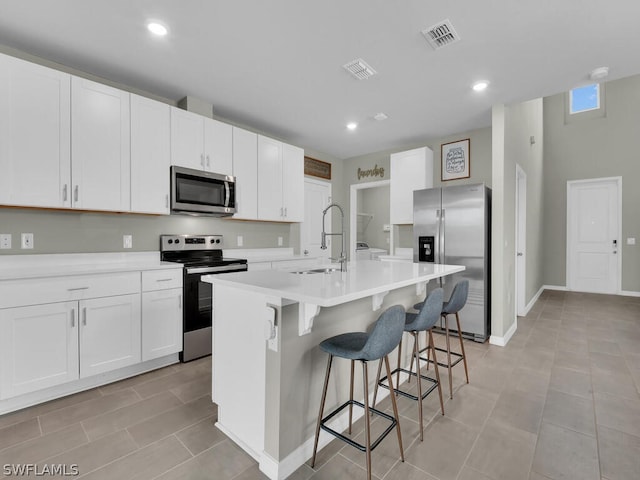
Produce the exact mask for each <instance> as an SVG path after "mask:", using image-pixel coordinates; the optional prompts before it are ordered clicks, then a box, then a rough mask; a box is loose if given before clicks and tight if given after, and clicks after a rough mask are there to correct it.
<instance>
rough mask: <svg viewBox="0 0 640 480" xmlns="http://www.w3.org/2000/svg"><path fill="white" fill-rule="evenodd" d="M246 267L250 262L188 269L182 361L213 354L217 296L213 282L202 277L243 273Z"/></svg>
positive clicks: (186, 269) (185, 290) (185, 285)
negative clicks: (212, 326)
mask: <svg viewBox="0 0 640 480" xmlns="http://www.w3.org/2000/svg"><path fill="white" fill-rule="evenodd" d="M245 270H247V265H246V264H232V265H220V266H212V267H187V268H185V271H184V306H183V321H182V328H183V331H184V338H183V347H182V353H181V354H180V360H181V361H182V362H188V361H190V360H195V359H196V358H200V357H204V356H206V355H211V333H212V332H211V312H212V310H213V309H212V306H213V298H212V297H213V295H212V290H211V284H210V283H207V282H203V281H202V276H203V275H216V274H221V273H230V272H242V271H245Z"/></svg>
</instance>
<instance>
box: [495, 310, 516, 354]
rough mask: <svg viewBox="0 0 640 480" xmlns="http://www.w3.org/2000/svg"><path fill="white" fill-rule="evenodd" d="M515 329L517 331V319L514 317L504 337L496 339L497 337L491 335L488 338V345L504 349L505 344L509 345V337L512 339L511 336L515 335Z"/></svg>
mask: <svg viewBox="0 0 640 480" xmlns="http://www.w3.org/2000/svg"><path fill="white" fill-rule="evenodd" d="M517 329H518V318H517V317H516V319H515V320H514V322H513V325H511V327H510V328H509V330H507V333H505V335H504V337H498V336H497V335H491V336H490V337H489V343H490V344H491V345H497V346H499V347H504V346H505V345H506V344H507V343H509V340H511V337H513V334H514V333H516V330H517Z"/></svg>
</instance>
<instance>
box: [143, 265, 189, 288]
mask: <svg viewBox="0 0 640 480" xmlns="http://www.w3.org/2000/svg"><path fill="white" fill-rule="evenodd" d="M169 288H182V269H181V268H170V269H167V270H147V271H145V272H142V291H143V292H150V291H153V290H167V289H169Z"/></svg>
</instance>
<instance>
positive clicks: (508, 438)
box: [0, 291, 640, 480]
mask: <svg viewBox="0 0 640 480" xmlns="http://www.w3.org/2000/svg"><path fill="white" fill-rule="evenodd" d="M463 313H464V311H463ZM438 337H439V340H438V341H440V342H441V341H442V338H441V337H440V336H438ZM466 349H467V356H468V359H469V365H470V380H471V383H470V384H468V385H467V384H466V383H464V372H463V368H462V365H461V364H460V365H459V366H458V367H456V368H455V369H454V375H453V380H454V389H455V391H454V398H453V400H448V398H447V395H446V393H447V391H448V383H447V382H448V379H447V377H446V375H444V374H443V378H442V381H443V391H444V393H445V400H446V401H445V414H446V415H445V416H442V415H440V412H439V404H438V400H437V395H436V394H435V393H434V394H432V395H430V396H429V397H428V398H427V399H425V401H424V406H425V419H426V421H425V425H426V426H425V432H424V433H425V436H424V442H420V441H419V440H417V438H418V433H419V431H418V430H419V427H418V423H417V410H416V405H415V402H411V401H410V400H406V399H404V398H402V397H401V398H400V400H399V402H400V409H401V416H402V418H401V426H402V433H403V438H404V444H405V458H406V461H405V462H404V463H401V462H400V461H399V455H398V447H397V442H396V439H395V435H389V436H388V437H387V439H385V441H384V442H383V443H382V444H381V445H380V446H379V447H378V448H377V449H376V450H375V451H374V452H373V473H374V476H375V477H376V478H378V479H382V480H401V479H402V480H434V479H440V480H455V479H457V480H487V479H493V480H518V479H523V480H526V479H529V480H545V479H546V480H548V479H552V480H560V479H570V480H574V479H575V480H588V479H597V480H602V479H606V480H622V479H634V480H636V479H638V478H640V396H639V394H638V392H639V391H640V298H631V297H614V296H604V295H590V294H579V293H566V292H555V291H546V292H545V293H544V294H543V295H542V296H541V297H540V299H539V300H538V302H537V303H536V305H535V306H534V308H533V309H532V310H531V312H530V313H529V315H527V317H524V318H519V319H518V331H517V333H516V334H515V335H514V337H513V338H512V339H511V341H510V342H509V344H508V345H507V346H506V347H504V348H501V347H495V346H492V345H489V344H484V345H479V344H476V343H473V342H467V343H466ZM210 386H211V381H210V359H208V358H207V359H203V360H199V361H196V362H192V363H189V364H187V365H173V366H170V367H167V368H164V369H162V370H157V371H154V372H151V373H148V374H145V375H141V376H139V377H135V378H131V379H128V380H124V381H122V382H118V383H115V384H111V385H107V386H105V387H101V388H97V389H94V390H90V391H87V392H83V393H79V394H77V395H73V396H70V397H66V398H63V399H59V400H55V401H52V402H48V403H45V404H42V405H38V406H35V407H32V408H29V409H26V410H22V411H19V412H15V413H11V414H7V415H4V416H0V465H3V471H2V475H4V476H7V472H6V471H5V470H4V465H5V464H16V463H40V464H59V463H60V464H67V465H71V464H77V465H78V470H79V473H80V477H81V478H85V479H119V480H120V479H122V480H126V479H140V480H142V479H163V480H168V479H215V480H226V479H235V480H252V479H264V478H266V477H264V476H263V475H262V474H261V473H260V472H259V470H258V467H257V465H256V462H255V461H253V459H251V458H250V457H249V456H248V455H246V454H245V453H244V452H243V451H242V450H240V449H239V448H238V447H236V446H235V444H233V443H232V442H231V441H230V440H228V439H227V438H226V437H225V436H224V435H223V434H222V433H220V432H219V431H218V430H217V429H216V428H215V427H213V423H214V422H215V419H216V407H215V405H213V404H211V402H210V398H209V392H210ZM380 406H381V408H383V409H388V410H390V402H389V398H387V399H385V400H384V401H383V402H381V403H380ZM381 426H382V423H381V422H378V421H375V420H374V422H373V430H374V432H375V430H376V429H379V428H380V427H381ZM354 435H355V436H357V437H360V438H361V437H362V427H361V424H357V425H356V428H355V429H354ZM49 478H50V477H49ZM290 478H292V479H294V480H325V479H326V480H329V479H330V480H335V479H343V478H344V479H365V478H366V474H365V470H364V454H362V453H360V452H358V451H357V450H355V449H353V448H352V447H350V446H348V445H346V444H344V443H342V442H339V441H334V442H332V443H331V444H329V445H328V446H327V447H326V448H325V449H324V450H322V451H321V452H320V453H319V457H318V462H317V464H316V466H315V469H312V468H311V467H310V466H309V465H308V464H306V465H303V466H302V467H301V468H300V469H299V470H298V471H296V472H295V473H294V474H293V475H292V476H291V477H290Z"/></svg>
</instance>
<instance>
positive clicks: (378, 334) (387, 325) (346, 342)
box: [311, 305, 405, 480]
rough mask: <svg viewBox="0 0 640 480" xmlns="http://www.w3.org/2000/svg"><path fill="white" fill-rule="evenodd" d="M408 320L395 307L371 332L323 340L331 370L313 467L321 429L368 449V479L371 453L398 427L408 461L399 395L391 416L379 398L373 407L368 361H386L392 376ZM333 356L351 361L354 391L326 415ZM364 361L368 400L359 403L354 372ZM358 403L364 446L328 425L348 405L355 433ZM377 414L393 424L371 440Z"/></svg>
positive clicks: (321, 345)
mask: <svg viewBox="0 0 640 480" xmlns="http://www.w3.org/2000/svg"><path fill="white" fill-rule="evenodd" d="M404 323H405V311H404V307H402V306H400V305H396V306H393V307H391V308H389V309H387V310H385V311H384V312H383V313H382V314H381V315H380V317H379V318H378V320H376V323H375V325H374V327H373V330H372V331H371V333H365V332H350V333H343V334H341V335H336V336H334V337H331V338H328V339H326V340H324V341H323V342H321V343H320V348H321V349H322V350H323V351H325V352H327V353H328V354H329V359H328V363H327V371H326V375H325V380H324V387H323V389H322V399H321V401H320V413H319V414H318V422H317V424H316V434H315V440H314V445H313V457H312V459H311V467H312V468H313V466H314V465H315V462H316V455H317V451H318V439H319V436H320V429H322V430H324V431H326V432H328V433H330V434H332V435H334V436H335V437H337V438H339V439H341V440H343V441H345V442H347V443H348V444H349V445H352V446H354V447H356V448H357V449H358V450H360V451H362V452H365V453H366V455H367V478H368V479H369V480H370V479H371V452H372V451H373V449H374V448H375V447H377V446H378V445H379V444H380V442H381V441H382V440H383V439H384V438H385V437H386V436H387V435H388V434H389V433H390V432H391V431H392V430H393V429H394V428H395V430H396V432H397V436H398V446H399V448H400V458H401V459H402V461H403V462H404V450H403V447H402V434H401V432H400V423H399V415H398V406H397V404H396V401H395V397H394V396H393V395H392V396H391V397H392V405H393V414H394V415H393V416H391V415H388V414H386V413H384V412H382V411H380V410H378V409H376V408H374V406H375V400H374V404H373V405H374V406H369V401H368V399H369V376H368V368H367V362H369V361H371V360H380V365H382V362H383V361H384V363H385V365H386V369H387V374H388V375H390V373H391V372H390V367H389V357H388V355H389V353H390V352H392V351H393V350H394V349H395V348H396V347H397V346H398V344H399V343H400V340H401V339H402V332H403V327H404ZM333 357H340V358H345V359H348V360H351V378H350V390H349V400H348V401H347V402H345V403H343V404H342V405H340V406H339V407H337V408H336V409H335V410H333V411H332V412H331V413H329V414H328V415H327V416H323V415H324V406H325V401H326V398H327V388H328V385H329V375H330V373H331V363H332V361H333ZM356 360H357V361H360V362H361V363H362V384H363V391H364V392H363V393H364V403H362V402H358V401H356V400H354V399H353V375H354V365H355V361H356ZM354 405H356V406H358V407H360V408H363V409H364V419H365V422H364V424H365V437H366V438H365V440H366V443H365V444H364V445H362V444H360V443H357V442H355V441H354V440H352V439H350V438H349V437H347V436H345V435H343V434H342V433H340V432H337V431H336V430H334V429H332V428H331V427H329V426H328V425H327V422H328V421H329V420H331V419H332V418H333V417H335V416H336V415H337V414H338V413H340V412H341V411H342V410H344V409H345V408H347V407H348V408H349V433H351V427H352V419H353V406H354ZM371 413H374V414H376V415H378V416H380V417H382V418H384V419H386V420H387V421H389V426H388V427H387V428H386V429H385V431H384V432H382V434H380V436H379V437H378V438H377V439H376V440H375V441H374V442H371V426H370V421H371V420H370V415H371Z"/></svg>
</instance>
